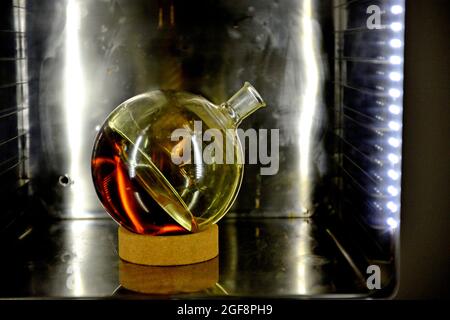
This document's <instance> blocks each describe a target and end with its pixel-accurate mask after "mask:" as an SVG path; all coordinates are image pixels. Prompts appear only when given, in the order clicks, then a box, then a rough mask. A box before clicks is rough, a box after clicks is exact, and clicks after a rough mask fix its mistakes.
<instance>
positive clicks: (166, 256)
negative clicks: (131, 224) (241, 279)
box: [119, 225, 219, 266]
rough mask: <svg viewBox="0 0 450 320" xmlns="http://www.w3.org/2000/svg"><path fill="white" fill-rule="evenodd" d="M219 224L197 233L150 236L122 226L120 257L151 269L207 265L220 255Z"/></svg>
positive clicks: (120, 232)
mask: <svg viewBox="0 0 450 320" xmlns="http://www.w3.org/2000/svg"><path fill="white" fill-rule="evenodd" d="M218 229H219V228H218V227H217V225H212V226H211V227H210V228H208V229H206V230H203V231H201V232H197V233H191V234H185V235H174V236H149V235H141V234H136V233H133V232H130V231H128V230H126V229H125V228H123V227H119V257H120V258H122V259H123V260H125V261H128V262H131V263H135V264H141V265H147V266H178V265H188V264H193V263H199V262H204V261H207V260H210V259H213V258H215V257H216V256H217V255H218V254H219V232H218Z"/></svg>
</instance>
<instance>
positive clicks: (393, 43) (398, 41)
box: [389, 39, 403, 48]
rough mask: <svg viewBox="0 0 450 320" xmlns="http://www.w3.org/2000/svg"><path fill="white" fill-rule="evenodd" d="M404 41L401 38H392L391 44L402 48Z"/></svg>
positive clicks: (393, 46)
mask: <svg viewBox="0 0 450 320" xmlns="http://www.w3.org/2000/svg"><path fill="white" fill-rule="evenodd" d="M402 44H403V43H402V41H401V40H400V39H392V40H391V41H389V45H390V46H391V47H392V48H400V47H401V46H402Z"/></svg>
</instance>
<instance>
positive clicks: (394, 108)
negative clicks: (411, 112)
mask: <svg viewBox="0 0 450 320" xmlns="http://www.w3.org/2000/svg"><path fill="white" fill-rule="evenodd" d="M389 112H390V113H393V114H395V115H398V114H400V113H401V112H402V108H400V107H399V106H397V105H395V104H392V105H390V106H389Z"/></svg>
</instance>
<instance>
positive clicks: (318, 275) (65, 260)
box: [0, 219, 369, 298]
mask: <svg viewBox="0 0 450 320" xmlns="http://www.w3.org/2000/svg"><path fill="white" fill-rule="evenodd" d="M116 240H117V225H116V224H115V223H114V222H113V221H111V220H110V219H96V220H89V219H88V220H65V221H61V222H59V223H56V224H52V225H50V226H49V227H48V228H44V229H34V230H32V231H29V232H28V233H27V234H25V235H24V237H22V239H21V240H20V241H19V243H18V244H17V247H15V248H10V250H9V251H6V252H5V254H4V257H5V258H7V261H8V263H7V264H4V263H2V264H1V266H0V270H1V273H2V274H3V275H4V280H3V282H2V286H1V287H0V297H19V298H36V297H110V296H113V297H115V298H126V297H135V298H149V297H151V296H154V295H152V294H150V293H149V295H143V294H138V293H135V292H132V291H130V290H127V289H125V288H123V287H121V285H120V282H119V273H118V267H119V258H118V255H117V244H116ZM218 259H219V274H220V276H219V281H218V283H217V284H216V285H213V286H212V287H211V288H207V289H204V290H202V291H200V292H195V293H191V294H175V293H173V294H171V295H170V296H172V297H187V298H190V297H191V298H193V297H214V296H279V295H280V296H297V295H300V296H305V297H306V296H310V295H315V296H317V297H321V296H322V297H325V296H328V297H331V296H336V295H339V296H340V297H357V296H359V297H363V296H367V295H368V294H369V293H368V292H367V291H366V289H365V288H364V282H361V280H360V279H359V278H358V275H357V274H356V273H355V271H354V270H353V269H352V268H351V266H350V264H349V263H348V262H347V261H346V260H345V258H344V256H343V255H342V253H341V251H340V250H339V248H338V246H337V245H336V244H335V242H333V238H332V237H330V236H329V234H328V232H327V230H326V229H323V228H321V227H318V226H317V225H316V224H315V223H314V222H313V221H312V220H308V219H270V220H268V219H257V220H242V221H238V220H234V219H228V220H225V221H223V222H222V223H221V224H220V254H219V258H218ZM142 268H143V269H142V272H143V273H144V274H147V276H149V272H151V270H152V268H154V267H142ZM167 268H177V267H167ZM149 270H150V271H149ZM172 270H173V269H172ZM155 272H157V271H155ZM158 272H160V271H158ZM171 272H172V274H173V271H171ZM194 276H195V273H194ZM196 276H197V277H198V276H204V275H203V274H200V275H198V274H197V275H196ZM184 277H187V275H186V274H185V275H184ZM144 279H145V278H144ZM191 280H192V281H195V278H192V279H191Z"/></svg>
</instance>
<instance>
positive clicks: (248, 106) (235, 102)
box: [222, 82, 266, 127]
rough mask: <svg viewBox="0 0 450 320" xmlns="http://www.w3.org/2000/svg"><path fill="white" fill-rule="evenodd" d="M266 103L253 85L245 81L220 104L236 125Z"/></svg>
mask: <svg viewBox="0 0 450 320" xmlns="http://www.w3.org/2000/svg"><path fill="white" fill-rule="evenodd" d="M265 106H266V103H265V102H264V100H263V99H262V98H261V95H260V94H259V93H258V91H256V89H255V88H253V86H252V85H251V84H250V83H248V82H246V83H245V84H244V86H243V87H242V88H241V89H239V91H238V92H236V93H235V94H234V95H233V96H232V97H231V98H230V99H229V100H228V101H227V102H225V103H223V104H222V107H224V108H226V109H227V111H228V112H229V114H230V115H231V117H232V118H233V120H234V122H235V125H236V127H237V126H239V124H240V123H241V122H242V120H244V119H245V118H247V117H248V116H249V115H250V114H252V113H253V112H255V111H256V110H258V109H259V108H262V107H265Z"/></svg>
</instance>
